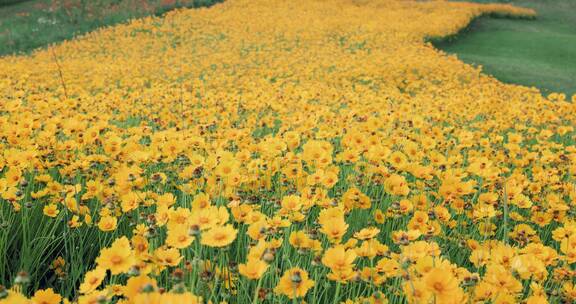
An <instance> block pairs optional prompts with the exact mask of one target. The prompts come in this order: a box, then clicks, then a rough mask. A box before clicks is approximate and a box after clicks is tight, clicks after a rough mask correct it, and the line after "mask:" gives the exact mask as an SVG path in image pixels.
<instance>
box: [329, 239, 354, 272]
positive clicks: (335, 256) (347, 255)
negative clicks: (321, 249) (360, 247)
mask: <svg viewBox="0 0 576 304" xmlns="http://www.w3.org/2000/svg"><path fill="white" fill-rule="evenodd" d="M355 259H356V252H355V251H354V250H353V249H348V250H345V249H344V246H342V245H337V246H335V247H332V248H330V249H328V250H326V252H325V253H324V256H323V257H322V264H324V265H325V266H326V267H328V268H330V270H332V271H333V272H341V271H343V270H346V269H351V268H353V266H354V264H353V263H354V260H355Z"/></svg>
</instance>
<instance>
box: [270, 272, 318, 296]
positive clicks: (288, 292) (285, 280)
mask: <svg viewBox="0 0 576 304" xmlns="http://www.w3.org/2000/svg"><path fill="white" fill-rule="evenodd" d="M313 286H314V281H313V280H310V279H309V278H308V273H307V272H306V271H305V270H303V269H301V268H298V267H293V268H290V269H288V270H286V271H285V272H284V274H283V275H282V277H281V278H280V281H279V282H278V285H276V288H274V291H275V292H276V293H278V294H283V295H285V296H287V297H288V298H290V299H295V298H301V297H304V296H305V295H306V293H307V292H308V290H309V289H310V288H312V287H313Z"/></svg>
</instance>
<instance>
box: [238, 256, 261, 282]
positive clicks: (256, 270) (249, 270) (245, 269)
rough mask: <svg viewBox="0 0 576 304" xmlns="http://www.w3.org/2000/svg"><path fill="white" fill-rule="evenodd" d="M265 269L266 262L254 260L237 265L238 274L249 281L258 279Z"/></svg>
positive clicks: (250, 259)
mask: <svg viewBox="0 0 576 304" xmlns="http://www.w3.org/2000/svg"><path fill="white" fill-rule="evenodd" d="M267 269H268V264H266V262H264V261H262V260H260V259H254V258H248V260H247V261H246V263H244V264H240V265H238V271H239V272H240V274H241V275H243V276H245V277H246V278H248V279H251V280H257V279H260V278H261V277H262V275H263V274H264V273H265V272H266V270H267Z"/></svg>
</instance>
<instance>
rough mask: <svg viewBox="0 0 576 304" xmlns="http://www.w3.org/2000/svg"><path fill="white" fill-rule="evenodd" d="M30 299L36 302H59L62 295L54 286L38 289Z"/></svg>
mask: <svg viewBox="0 0 576 304" xmlns="http://www.w3.org/2000/svg"><path fill="white" fill-rule="evenodd" d="M30 300H31V301H32V303H34V304H58V303H60V301H62V297H61V296H60V295H59V294H57V293H55V292H54V290H53V289H52V288H48V289H40V290H37V291H36V292H35V293H34V296H33V297H32V299H30Z"/></svg>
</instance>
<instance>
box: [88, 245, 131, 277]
mask: <svg viewBox="0 0 576 304" xmlns="http://www.w3.org/2000/svg"><path fill="white" fill-rule="evenodd" d="M135 262H136V260H135V257H134V252H133V251H132V248H131V247H130V242H129V241H128V239H127V238H126V237H125V236H123V237H121V238H119V239H116V240H115V241H114V243H112V246H110V247H109V248H104V249H102V251H100V256H98V258H97V259H96V263H97V264H98V266H99V267H102V268H103V269H107V270H110V272H111V273H112V274H119V273H125V272H128V270H130V267H132V266H133V265H134V264H135Z"/></svg>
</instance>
